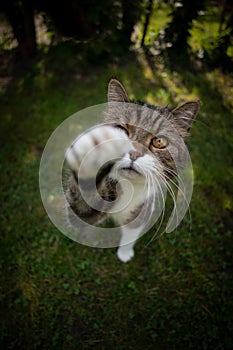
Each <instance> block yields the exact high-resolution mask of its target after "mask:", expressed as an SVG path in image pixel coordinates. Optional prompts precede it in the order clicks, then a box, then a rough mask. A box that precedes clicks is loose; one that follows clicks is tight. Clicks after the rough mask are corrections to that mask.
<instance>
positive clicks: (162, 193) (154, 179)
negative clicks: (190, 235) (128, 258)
mask: <svg viewBox="0 0 233 350" xmlns="http://www.w3.org/2000/svg"><path fill="white" fill-rule="evenodd" d="M150 178H151V181H152V182H153V188H154V196H153V199H154V203H155V198H156V197H157V196H156V194H157V193H156V189H159V191H160V194H161V197H162V211H161V214H160V221H159V225H158V227H157V229H156V232H155V233H154V234H153V236H152V238H151V239H150V240H149V241H148V243H147V244H146V245H145V246H144V248H146V247H147V246H148V245H149V244H150V243H152V242H153V241H154V239H155V238H156V237H157V236H158V232H159V231H160V228H161V226H162V224H163V221H164V216H165V196H164V190H163V189H162V187H161V184H160V182H159V180H158V179H157V178H156V177H154V176H153V174H152V173H151V172H150ZM154 181H155V182H156V185H157V187H156V185H155V183H154ZM162 182H164V181H163V180H162ZM164 185H165V183H164ZM157 199H158V201H159V206H160V205H161V203H160V196H158V198H157Z"/></svg>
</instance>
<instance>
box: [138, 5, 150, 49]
mask: <svg viewBox="0 0 233 350" xmlns="http://www.w3.org/2000/svg"><path fill="white" fill-rule="evenodd" d="M152 8H153V0H148V4H147V8H146V19H145V24H144V30H143V35H142V41H141V47H143V46H144V43H145V37H146V34H147V30H148V26H149V23H150V17H151V14H152Z"/></svg>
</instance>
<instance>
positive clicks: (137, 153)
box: [129, 151, 143, 161]
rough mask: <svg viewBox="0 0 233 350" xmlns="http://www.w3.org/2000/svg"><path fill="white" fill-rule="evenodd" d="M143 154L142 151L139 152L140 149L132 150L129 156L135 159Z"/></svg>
mask: <svg viewBox="0 0 233 350" xmlns="http://www.w3.org/2000/svg"><path fill="white" fill-rule="evenodd" d="M142 156H143V154H142V153H140V152H138V151H130V152H129V157H130V159H131V160H132V161H134V160H136V159H137V158H139V157H142Z"/></svg>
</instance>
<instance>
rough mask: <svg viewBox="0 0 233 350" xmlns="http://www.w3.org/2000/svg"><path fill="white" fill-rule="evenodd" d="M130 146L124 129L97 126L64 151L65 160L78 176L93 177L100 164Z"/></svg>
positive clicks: (117, 155)
mask: <svg viewBox="0 0 233 350" xmlns="http://www.w3.org/2000/svg"><path fill="white" fill-rule="evenodd" d="M130 147H131V145H130V141H129V139H128V137H127V135H126V134H125V132H124V131H122V130H120V129H117V128H114V127H112V126H107V125H104V126H99V127H96V128H94V129H92V130H91V131H89V132H87V133H86V134H83V135H81V136H80V137H79V138H78V139H77V140H75V142H74V143H73V144H72V145H71V146H70V147H69V148H68V150H67V152H66V160H67V163H68V165H69V167H70V168H71V169H72V170H73V171H75V172H76V173H77V174H78V176H80V177H85V178H86V177H87V178H88V177H95V176H96V175H97V173H98V170H99V169H100V168H101V166H102V165H104V164H105V163H107V162H111V161H113V162H114V160H115V159H117V158H121V157H122V156H123V154H124V153H126V152H128V151H129V150H130Z"/></svg>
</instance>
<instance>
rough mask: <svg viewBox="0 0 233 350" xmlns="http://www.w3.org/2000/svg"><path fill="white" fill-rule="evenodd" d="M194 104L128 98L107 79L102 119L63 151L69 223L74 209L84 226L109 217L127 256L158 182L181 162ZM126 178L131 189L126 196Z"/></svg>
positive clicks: (123, 256)
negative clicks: (67, 173)
mask: <svg viewBox="0 0 233 350" xmlns="http://www.w3.org/2000/svg"><path fill="white" fill-rule="evenodd" d="M199 106H200V102H199V101H189V102H186V103H184V104H183V105H181V106H179V107H177V108H175V109H173V110H170V109H169V108H168V107H156V106H153V105H148V104H144V103H142V102H135V101H130V99H129V98H128V95H127V93H126V90H125V88H124V86H123V85H122V83H121V82H120V81H119V80H117V79H111V80H110V82H109V85H108V110H107V112H106V113H105V116H104V124H103V125H100V126H98V127H96V128H93V129H92V130H90V131H88V132H87V133H86V134H83V135H81V137H79V138H78V139H76V140H75V141H74V142H73V143H72V144H71V146H70V147H69V148H68V150H67V152H66V161H67V164H68V167H69V168H70V170H71V174H70V177H69V180H68V183H67V189H66V193H65V195H66V199H67V202H68V208H67V210H68V217H69V220H70V222H71V224H73V225H75V222H74V219H73V218H74V214H75V215H77V216H78V217H79V218H80V219H81V220H83V221H84V222H87V223H89V224H90V225H98V224H100V223H102V222H104V221H105V220H106V219H107V218H109V217H111V218H112V219H113V220H114V221H115V223H116V224H117V225H119V226H121V238H120V242H119V246H118V249H117V256H118V258H119V259H120V260H121V261H122V262H128V261H130V260H131V259H132V258H133V256H134V244H135V242H136V241H137V239H138V237H140V235H141V233H142V231H143V230H144V228H145V226H146V225H145V222H144V221H145V220H144V219H143V218H145V217H146V215H147V212H148V211H151V210H153V208H154V206H156V205H157V204H158V203H157V204H156V200H155V198H156V196H157V194H158V192H159V190H160V188H161V186H162V184H163V183H167V182H169V180H172V179H173V178H175V177H176V175H177V173H178V171H179V169H182V168H184V167H185V156H184V142H183V141H185V140H186V137H187V136H188V135H189V130H190V127H191V125H192V122H193V120H194V119H195V117H196V115H197V113H198V110H199ZM177 134H178V138H177V136H176V135H177ZM90 150H92V151H91V152H89V151H90ZM174 159H175V161H174ZM97 173H98V174H97ZM96 174H97V177H96ZM122 180H127V181H122ZM128 182H130V184H132V186H133V190H134V192H133V193H131V197H132V198H130V200H129V195H128V193H129V187H127V186H128V185H127V184H128ZM151 184H152V185H151ZM95 186H96V188H97V191H95ZM81 187H82V188H83V191H82V190H81ZM83 192H85V193H86V198H83ZM84 197H85V196H84ZM145 203H146V205H145ZM143 208H144V212H143ZM151 208H152V209H151ZM142 212H143V214H141V213H142ZM146 220H148V215H147V219H146Z"/></svg>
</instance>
